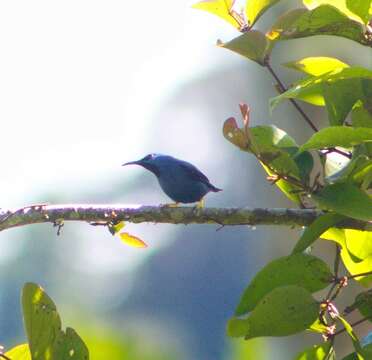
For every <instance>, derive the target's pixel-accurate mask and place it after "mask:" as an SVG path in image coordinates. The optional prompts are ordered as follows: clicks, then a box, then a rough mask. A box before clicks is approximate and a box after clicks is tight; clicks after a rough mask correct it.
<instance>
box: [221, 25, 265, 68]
mask: <svg viewBox="0 0 372 360" xmlns="http://www.w3.org/2000/svg"><path fill="white" fill-rule="evenodd" d="M217 45H218V46H220V47H223V48H225V49H229V50H231V51H233V52H235V53H237V54H239V55H242V56H244V57H246V58H248V59H250V60H253V61H255V62H256V63H258V64H260V65H264V64H265V59H266V57H267V56H268V55H269V54H270V51H271V46H270V41H269V40H268V39H267V38H266V36H265V35H264V34H263V33H262V32H260V31H257V30H251V31H248V32H246V33H244V34H242V35H240V36H238V37H236V38H235V39H232V40H231V41H229V42H226V43H223V42H222V41H220V40H218V41H217Z"/></svg>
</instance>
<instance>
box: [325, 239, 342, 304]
mask: <svg viewBox="0 0 372 360" xmlns="http://www.w3.org/2000/svg"><path fill="white" fill-rule="evenodd" d="M335 246H336V255H335V262H334V265H333V273H334V276H335V277H334V280H333V283H332V286H331V288H330V289H329V291H328V294H327V297H326V299H327V300H329V301H331V300H330V299H331V294H332V292H333V290H334V288H335V287H336V286H337V284H338V283H339V282H340V279H338V272H339V268H340V253H341V250H340V247H339V246H338V245H337V244H335ZM332 298H333V297H332Z"/></svg>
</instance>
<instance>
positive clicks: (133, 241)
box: [119, 232, 147, 248]
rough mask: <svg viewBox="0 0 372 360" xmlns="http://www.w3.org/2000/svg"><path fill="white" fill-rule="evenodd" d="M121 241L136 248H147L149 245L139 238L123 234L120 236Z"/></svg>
mask: <svg viewBox="0 0 372 360" xmlns="http://www.w3.org/2000/svg"><path fill="white" fill-rule="evenodd" d="M119 236H120V239H121V241H122V242H124V243H125V244H127V245H129V246H131V247H135V248H146V247H147V244H146V243H145V242H144V241H143V240H141V239H140V238H139V237H137V236H134V235H131V234H129V233H126V232H123V233H120V234H119Z"/></svg>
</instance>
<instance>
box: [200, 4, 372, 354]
mask: <svg viewBox="0 0 372 360" xmlns="http://www.w3.org/2000/svg"><path fill="white" fill-rule="evenodd" d="M278 2H279V0H248V1H247V4H246V7H245V9H244V10H243V11H237V10H236V9H235V7H234V1H233V0H209V1H202V2H199V3H197V4H195V5H194V7H195V8H198V9H201V10H205V11H208V12H210V13H212V14H214V15H217V16H219V17H220V18H222V19H224V20H226V21H227V22H229V23H230V24H231V25H233V26H234V27H235V28H236V29H237V30H239V31H240V33H241V34H240V35H239V36H237V37H236V38H234V39H232V40H231V41H228V42H222V41H218V43H217V44H218V45H219V46H221V47H224V48H226V49H229V50H231V51H233V52H235V53H238V54H240V55H242V56H244V57H245V58H247V59H249V60H252V61H255V62H256V63H257V64H259V65H260V66H263V67H265V68H267V69H268V71H269V72H270V73H271V74H272V75H273V76H274V78H275V80H276V81H277V83H278V86H277V89H278V90H279V92H280V94H279V95H278V96H276V97H275V98H273V99H271V100H270V107H271V109H272V110H273V109H274V108H275V107H276V106H277V105H278V104H279V103H280V102H281V101H283V100H286V99H287V100H290V101H291V102H292V103H293V104H294V105H295V106H296V108H297V110H299V111H300V114H301V115H302V116H303V117H304V119H305V120H306V121H307V122H308V124H309V125H310V126H311V127H312V129H313V130H314V131H315V133H314V134H313V135H312V136H311V137H310V138H309V139H308V141H306V142H305V143H304V144H302V145H298V144H297V143H296V141H295V140H294V139H293V138H292V137H290V136H289V135H288V134H287V133H286V132H285V131H284V130H282V129H279V128H278V127H276V126H275V125H271V126H250V119H249V107H248V106H247V105H245V104H241V105H240V110H241V113H242V118H243V126H242V127H240V126H239V125H238V123H237V121H236V120H235V118H229V119H227V120H226V121H225V123H224V127H223V134H224V136H225V138H226V139H227V140H228V141H230V142H231V143H232V144H234V145H235V146H237V147H238V148H239V149H240V150H242V151H245V152H248V153H250V154H252V155H254V156H255V157H256V158H257V160H258V161H259V163H260V164H261V165H262V166H263V168H264V169H265V171H266V172H267V174H268V177H267V179H268V180H269V181H271V182H272V183H275V184H276V185H277V186H278V187H279V189H280V190H281V191H282V192H283V193H284V194H285V195H286V196H287V197H288V198H289V199H290V200H291V201H293V202H294V203H295V204H297V205H298V206H300V207H302V208H306V207H309V206H311V207H316V208H318V209H320V210H323V212H324V215H322V216H321V217H319V218H318V219H317V220H316V221H314V223H313V224H311V225H310V226H309V227H307V228H306V229H305V230H304V231H303V233H302V235H301V237H300V239H299V240H298V242H297V244H296V245H295V246H294V249H293V251H292V253H291V254H290V255H289V256H286V257H283V258H279V259H276V260H274V261H272V262H271V263H269V264H268V265H266V266H265V267H264V268H263V269H262V270H261V271H260V272H259V273H258V274H256V276H255V277H254V279H253V280H252V281H251V283H250V284H249V285H248V287H247V288H246V289H245V291H244V293H243V295H242V298H241V300H240V302H239V304H238V306H237V308H236V311H235V315H234V316H233V317H232V318H231V319H230V321H229V322H228V326H227V332H228V334H229V335H230V336H232V337H244V338H246V339H250V338H254V337H260V336H287V335H291V334H295V333H298V332H301V331H304V330H309V331H315V332H317V333H320V334H322V336H323V339H324V342H322V343H320V344H318V345H315V346H314V347H313V348H310V349H305V350H304V351H303V352H301V353H300V354H298V355H297V357H296V359H318V360H321V359H334V358H335V356H336V355H335V350H334V346H333V345H334V337H335V336H336V335H338V334H339V333H341V332H347V333H348V334H349V336H350V339H351V342H352V344H353V345H354V349H355V351H354V352H353V353H352V354H350V355H348V356H347V357H345V358H344V359H345V360H346V359H348V360H349V359H371V358H372V344H371V345H367V346H364V347H362V346H361V345H360V343H359V340H358V338H357V336H356V334H355V332H354V330H353V326H352V325H350V324H349V323H348V322H347V320H346V319H345V317H346V316H347V315H348V314H349V313H350V312H351V311H353V310H355V309H358V310H359V312H360V313H361V315H362V316H363V318H362V319H361V321H359V322H358V323H360V322H362V321H364V320H369V319H372V292H371V291H370V290H369V291H364V292H362V293H360V294H359V295H358V296H357V297H356V299H355V302H354V303H353V304H352V305H350V306H349V307H347V308H346V309H344V310H343V311H339V310H338V309H337V306H336V304H335V300H336V298H337V297H338V296H339V294H340V292H341V290H342V289H343V288H344V287H346V286H347V284H348V281H356V282H357V283H359V284H360V285H361V286H363V287H367V288H368V287H369V286H370V285H371V282H372V231H371V229H372V227H371V223H372V196H371V189H372V71H371V70H369V69H366V68H363V67H359V66H350V65H348V64H346V63H344V62H343V61H341V60H339V59H336V58H330V57H309V58H304V59H299V60H296V61H291V62H288V63H286V64H284V66H286V67H287V68H290V69H293V70H296V71H299V72H301V73H302V74H303V77H302V78H301V79H299V80H298V81H297V82H295V83H294V84H292V85H291V86H290V87H289V88H288V89H287V88H286V87H285V86H284V85H283V83H282V82H281V80H280V79H279V78H278V76H277V75H276V73H275V72H274V70H273V68H272V66H271V63H270V60H271V59H270V54H271V52H272V49H273V48H274V46H276V45H277V44H279V43H280V41H284V40H289V39H295V38H304V37H309V36H315V35H332V36H340V37H343V38H346V39H348V40H349V41H350V40H351V41H355V42H358V43H359V44H360V45H361V46H369V47H371V46H372V33H371V26H370V25H371V23H369V21H370V18H371V15H372V1H371V0H303V5H304V6H302V7H300V8H298V9H292V10H290V11H288V12H286V13H285V14H283V15H281V16H279V17H278V18H277V19H276V21H275V22H274V24H273V25H272V26H271V27H270V28H269V29H268V30H267V32H266V33H264V32H261V31H257V30H254V29H253V26H254V25H255V23H256V22H257V20H258V19H259V18H260V17H261V16H262V15H263V14H264V13H265V12H266V11H267V10H268V9H269V8H270V7H271V6H273V5H275V4H276V3H278ZM298 101H304V102H307V103H310V104H312V105H315V106H322V107H324V108H325V110H326V112H325V113H326V114H327V119H328V126H327V127H325V128H323V129H321V130H318V129H317V128H316V126H315V125H314V124H313V122H312V121H311V119H310V118H309V117H308V116H307V115H306V114H305V113H304V112H303V110H302V109H301V107H300V105H299V104H298ZM340 159H341V160H340ZM350 218H351V219H354V220H355V221H356V222H358V223H359V224H360V225H361V226H362V227H363V228H364V229H365V230H363V231H362V230H355V229H345V228H342V223H343V221H345V220H346V219H350ZM319 238H322V239H326V240H330V241H333V242H334V243H335V244H336V250H337V251H336V255H335V263H334V264H335V265H334V269H333V271H331V270H330V267H329V265H327V264H326V263H325V262H324V261H323V260H321V259H320V258H317V257H315V256H312V255H309V254H308V253H307V252H306V251H305V250H307V249H309V247H310V246H311V245H313V244H314V242H315V241H317V240H318V239H319ZM304 251H305V252H304ZM341 261H342V263H343V265H344V267H345V269H346V272H347V273H346V275H345V276H340V275H339V272H340V269H339V267H340V262H341ZM327 287H329V290H328V291H327V294H326V295H325V296H323V297H322V298H321V299H316V298H314V295H313V293H315V292H317V291H319V290H322V289H325V288H327Z"/></svg>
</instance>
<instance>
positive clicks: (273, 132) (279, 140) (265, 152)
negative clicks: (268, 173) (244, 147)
mask: <svg viewBox="0 0 372 360" xmlns="http://www.w3.org/2000/svg"><path fill="white" fill-rule="evenodd" d="M249 131H250V133H251V136H252V138H253V141H254V146H255V151H256V155H259V159H261V160H262V161H263V162H265V163H266V164H268V165H270V167H271V168H272V169H273V170H275V171H276V172H277V173H279V174H286V175H291V176H294V177H296V178H297V179H300V170H299V168H298V166H297V163H296V161H295V160H294V159H293V155H294V154H297V149H298V146H297V144H296V142H295V141H294V140H293V139H292V138H291V137H290V136H289V135H288V134H287V133H286V132H285V131H283V130H281V129H279V128H277V127H276V126H274V125H271V126H266V125H261V126H255V127H251V128H249Z"/></svg>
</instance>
